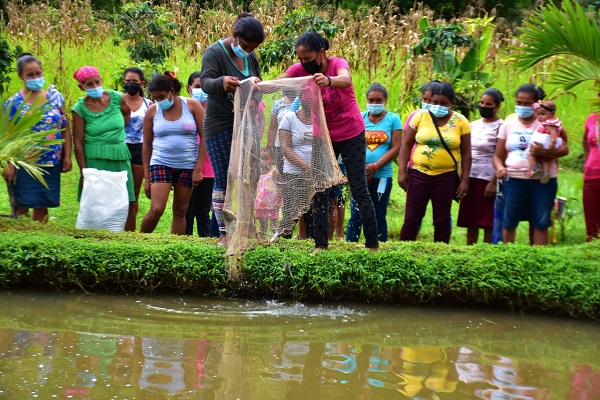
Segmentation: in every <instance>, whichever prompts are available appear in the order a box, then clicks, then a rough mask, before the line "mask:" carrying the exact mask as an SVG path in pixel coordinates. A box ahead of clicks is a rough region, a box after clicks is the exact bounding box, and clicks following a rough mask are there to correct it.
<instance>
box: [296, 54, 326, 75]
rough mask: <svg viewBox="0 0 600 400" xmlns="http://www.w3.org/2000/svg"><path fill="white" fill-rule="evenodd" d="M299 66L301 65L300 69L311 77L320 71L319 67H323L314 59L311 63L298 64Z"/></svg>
mask: <svg viewBox="0 0 600 400" xmlns="http://www.w3.org/2000/svg"><path fill="white" fill-rule="evenodd" d="M300 64H302V68H304V70H305V71H306V73H307V74H311V75H314V74H316V73H317V72H319V71H320V70H321V65H323V64H319V63H318V62H317V59H316V58H315V59H314V60H312V61H308V62H305V63H300Z"/></svg>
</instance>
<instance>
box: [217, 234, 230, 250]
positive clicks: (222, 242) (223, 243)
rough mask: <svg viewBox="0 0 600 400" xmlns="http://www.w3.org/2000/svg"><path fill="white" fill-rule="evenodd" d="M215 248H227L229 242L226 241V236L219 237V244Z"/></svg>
mask: <svg viewBox="0 0 600 400" xmlns="http://www.w3.org/2000/svg"><path fill="white" fill-rule="evenodd" d="M217 246H221V247H227V246H229V240H227V235H221V236H220V237H219V242H218V243H217Z"/></svg>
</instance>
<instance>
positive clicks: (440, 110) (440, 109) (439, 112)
mask: <svg viewBox="0 0 600 400" xmlns="http://www.w3.org/2000/svg"><path fill="white" fill-rule="evenodd" d="M429 111H431V113H432V114H433V115H435V116H436V117H438V118H442V117H445V116H446V115H448V107H444V106H440V105H439V104H430V105H429Z"/></svg>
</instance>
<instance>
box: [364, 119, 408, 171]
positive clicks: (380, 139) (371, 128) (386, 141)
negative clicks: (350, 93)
mask: <svg viewBox="0 0 600 400" xmlns="http://www.w3.org/2000/svg"><path fill="white" fill-rule="evenodd" d="M362 116H363V120H364V121H365V139H366V141H367V153H366V155H367V159H366V162H367V164H372V163H374V162H376V161H379V159H380V158H381V157H382V156H383V155H384V154H385V153H387V152H388V151H389V150H390V147H391V146H392V132H393V131H395V130H399V129H402V121H400V117H399V116H398V114H395V113H393V112H391V111H388V112H387V114H386V115H385V117H383V119H382V120H381V121H379V123H377V124H373V123H372V122H371V121H370V120H369V112H368V111H365V112H363V113H362ZM378 165H379V164H378ZM391 177H392V163H391V162H389V163H387V164H385V165H379V169H378V170H377V171H376V172H375V173H374V174H373V178H391Z"/></svg>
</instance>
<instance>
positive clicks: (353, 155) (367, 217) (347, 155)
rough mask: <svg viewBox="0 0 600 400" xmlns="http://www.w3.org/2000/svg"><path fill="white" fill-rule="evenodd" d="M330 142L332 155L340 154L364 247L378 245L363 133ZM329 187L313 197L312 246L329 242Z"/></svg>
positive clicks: (324, 244)
mask: <svg viewBox="0 0 600 400" xmlns="http://www.w3.org/2000/svg"><path fill="white" fill-rule="evenodd" d="M332 145H333V151H334V153H335V157H336V158H337V157H338V156H339V155H340V154H341V155H342V160H343V162H344V166H345V167H346V172H347V175H348V183H349V184H350V192H351V193H352V198H354V200H355V201H356V204H357V205H358V208H359V211H360V219H361V221H362V223H363V231H364V235H365V240H366V242H365V247H368V248H375V247H379V240H378V238H377V217H376V216H375V207H374V206H373V201H372V200H371V194H370V193H369V188H368V186H367V171H366V167H365V162H366V161H365V158H366V150H367V145H366V142H365V132H364V131H363V132H362V133H361V134H360V135H358V136H355V137H353V138H350V139H346V140H342V141H340V142H332ZM329 190H331V188H329V189H327V190H325V191H323V192H318V193H316V194H315V197H314V198H313V232H314V237H315V245H316V247H320V248H327V245H328V244H329V240H328V236H329Z"/></svg>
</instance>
